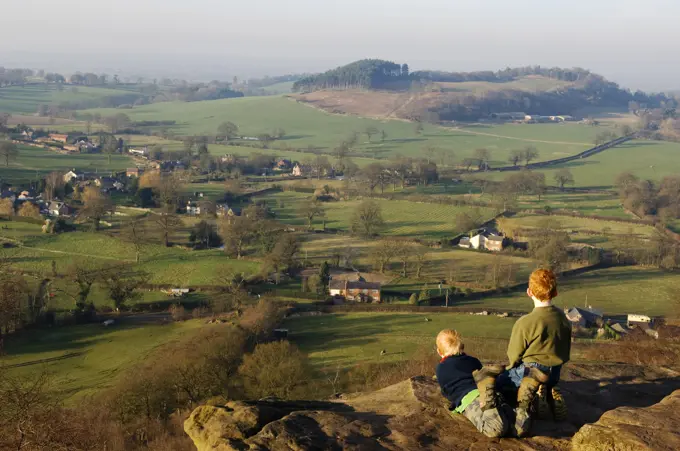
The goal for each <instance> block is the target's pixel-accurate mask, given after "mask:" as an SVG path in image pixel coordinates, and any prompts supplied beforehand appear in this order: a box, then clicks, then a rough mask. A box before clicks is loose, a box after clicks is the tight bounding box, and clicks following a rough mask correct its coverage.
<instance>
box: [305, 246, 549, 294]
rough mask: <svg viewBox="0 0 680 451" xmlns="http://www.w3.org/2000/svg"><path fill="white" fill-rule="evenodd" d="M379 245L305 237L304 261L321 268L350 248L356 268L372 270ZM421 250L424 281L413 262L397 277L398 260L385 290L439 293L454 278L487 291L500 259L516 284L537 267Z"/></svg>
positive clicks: (520, 260) (512, 259)
mask: <svg viewBox="0 0 680 451" xmlns="http://www.w3.org/2000/svg"><path fill="white" fill-rule="evenodd" d="M378 244H379V241H377V240H366V239H362V238H358V237H348V236H341V235H331V234H305V235H303V237H302V250H303V252H304V257H305V258H307V259H309V260H310V261H312V262H313V263H314V264H319V263H321V262H322V261H324V260H326V261H333V255H335V254H338V255H340V256H343V255H345V253H346V250H347V249H348V248H352V249H353V250H354V251H355V252H356V259H355V264H356V265H360V266H363V267H371V265H372V264H373V258H372V257H373V254H374V252H375V247H376V246H377V245H378ZM414 246H421V245H414ZM421 249H422V250H423V251H425V252H426V253H427V261H426V262H425V265H424V267H423V272H422V275H421V279H420V280H414V279H412V278H411V277H415V270H414V269H413V267H412V266H413V265H412V262H411V263H409V269H408V273H407V275H408V277H407V278H402V277H400V276H396V275H397V274H400V272H401V262H399V261H398V259H396V258H395V259H393V260H392V262H391V263H390V265H389V270H390V271H391V273H392V274H393V275H395V276H392V279H391V280H390V281H389V282H387V284H386V285H385V289H387V290H394V291H400V292H418V291H420V290H421V289H422V288H423V286H424V285H425V284H428V286H429V288H430V289H432V290H433V291H435V292H436V288H437V286H438V284H439V282H440V281H442V280H449V278H450V277H451V276H453V277H454V278H455V283H456V284H458V285H459V286H460V287H470V288H472V289H473V291H475V288H477V289H482V288H483V289H486V288H487V285H488V283H489V281H487V280H486V275H487V273H488V268H489V267H490V266H492V265H494V264H495V263H497V259H500V262H501V263H502V265H504V266H507V265H510V264H512V265H513V267H514V279H515V282H519V281H523V280H526V279H527V278H528V277H529V274H530V273H531V271H533V270H534V269H535V268H536V265H537V263H536V262H535V261H533V260H531V259H529V258H524V257H517V256H510V255H499V254H492V253H486V252H472V251H467V250H464V249H459V248H453V249H451V248H449V249H432V248H426V247H424V246H422V247H421ZM388 277H389V276H388Z"/></svg>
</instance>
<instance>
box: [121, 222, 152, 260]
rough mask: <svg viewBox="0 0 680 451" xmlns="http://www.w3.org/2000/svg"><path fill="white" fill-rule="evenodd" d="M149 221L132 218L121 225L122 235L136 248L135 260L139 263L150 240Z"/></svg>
mask: <svg viewBox="0 0 680 451" xmlns="http://www.w3.org/2000/svg"><path fill="white" fill-rule="evenodd" d="M148 235H149V234H148V229H147V223H146V221H144V220H143V219H131V220H129V221H126V222H125V223H124V224H123V225H122V227H121V236H122V238H123V239H124V240H125V241H127V242H128V243H130V244H132V245H133V246H134V248H135V262H136V263H139V261H140V259H141V254H142V249H143V247H144V245H145V244H146V243H147V242H148V238H149V236H148Z"/></svg>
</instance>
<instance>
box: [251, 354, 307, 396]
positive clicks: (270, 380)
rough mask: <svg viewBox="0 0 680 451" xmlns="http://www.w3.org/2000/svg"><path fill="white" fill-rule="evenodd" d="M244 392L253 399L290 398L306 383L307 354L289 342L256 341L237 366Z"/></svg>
mask: <svg viewBox="0 0 680 451" xmlns="http://www.w3.org/2000/svg"><path fill="white" fill-rule="evenodd" d="M238 373H239V375H240V376H241V377H242V378H243V384H244V388H245V391H246V394H247V395H248V396H249V397H253V398H263V397H267V396H275V397H277V398H282V399H290V398H291V397H293V396H294V393H295V390H296V389H297V388H299V387H301V386H303V385H304V384H306V383H307V378H308V375H309V365H308V362H307V357H306V356H305V355H304V354H303V353H302V352H300V350H299V349H298V348H297V347H295V346H294V345H292V344H290V343H289V342H288V341H278V342H273V343H264V344H259V345H257V347H256V348H255V351H254V352H253V353H252V354H249V355H247V356H245V357H244V358H243V364H242V365H241V366H240V367H239V369H238Z"/></svg>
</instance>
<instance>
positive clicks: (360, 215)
mask: <svg viewBox="0 0 680 451" xmlns="http://www.w3.org/2000/svg"><path fill="white" fill-rule="evenodd" d="M384 225H385V221H384V220H383V217H382V208H380V204H378V203H377V202H374V201H371V200H367V201H364V202H362V203H361V204H360V205H359V206H358V207H357V208H356V210H355V211H354V214H353V216H352V222H351V230H352V233H354V234H358V235H362V236H365V237H369V236H373V235H375V234H377V233H378V231H379V230H380V229H381V228H382V227H383V226H384Z"/></svg>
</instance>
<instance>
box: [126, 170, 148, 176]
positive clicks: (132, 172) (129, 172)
mask: <svg viewBox="0 0 680 451" xmlns="http://www.w3.org/2000/svg"><path fill="white" fill-rule="evenodd" d="M143 173H144V169H140V168H128V169H127V171H125V176H126V177H129V178H132V177H136V178H139V176H141V175H142V174H143Z"/></svg>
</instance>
